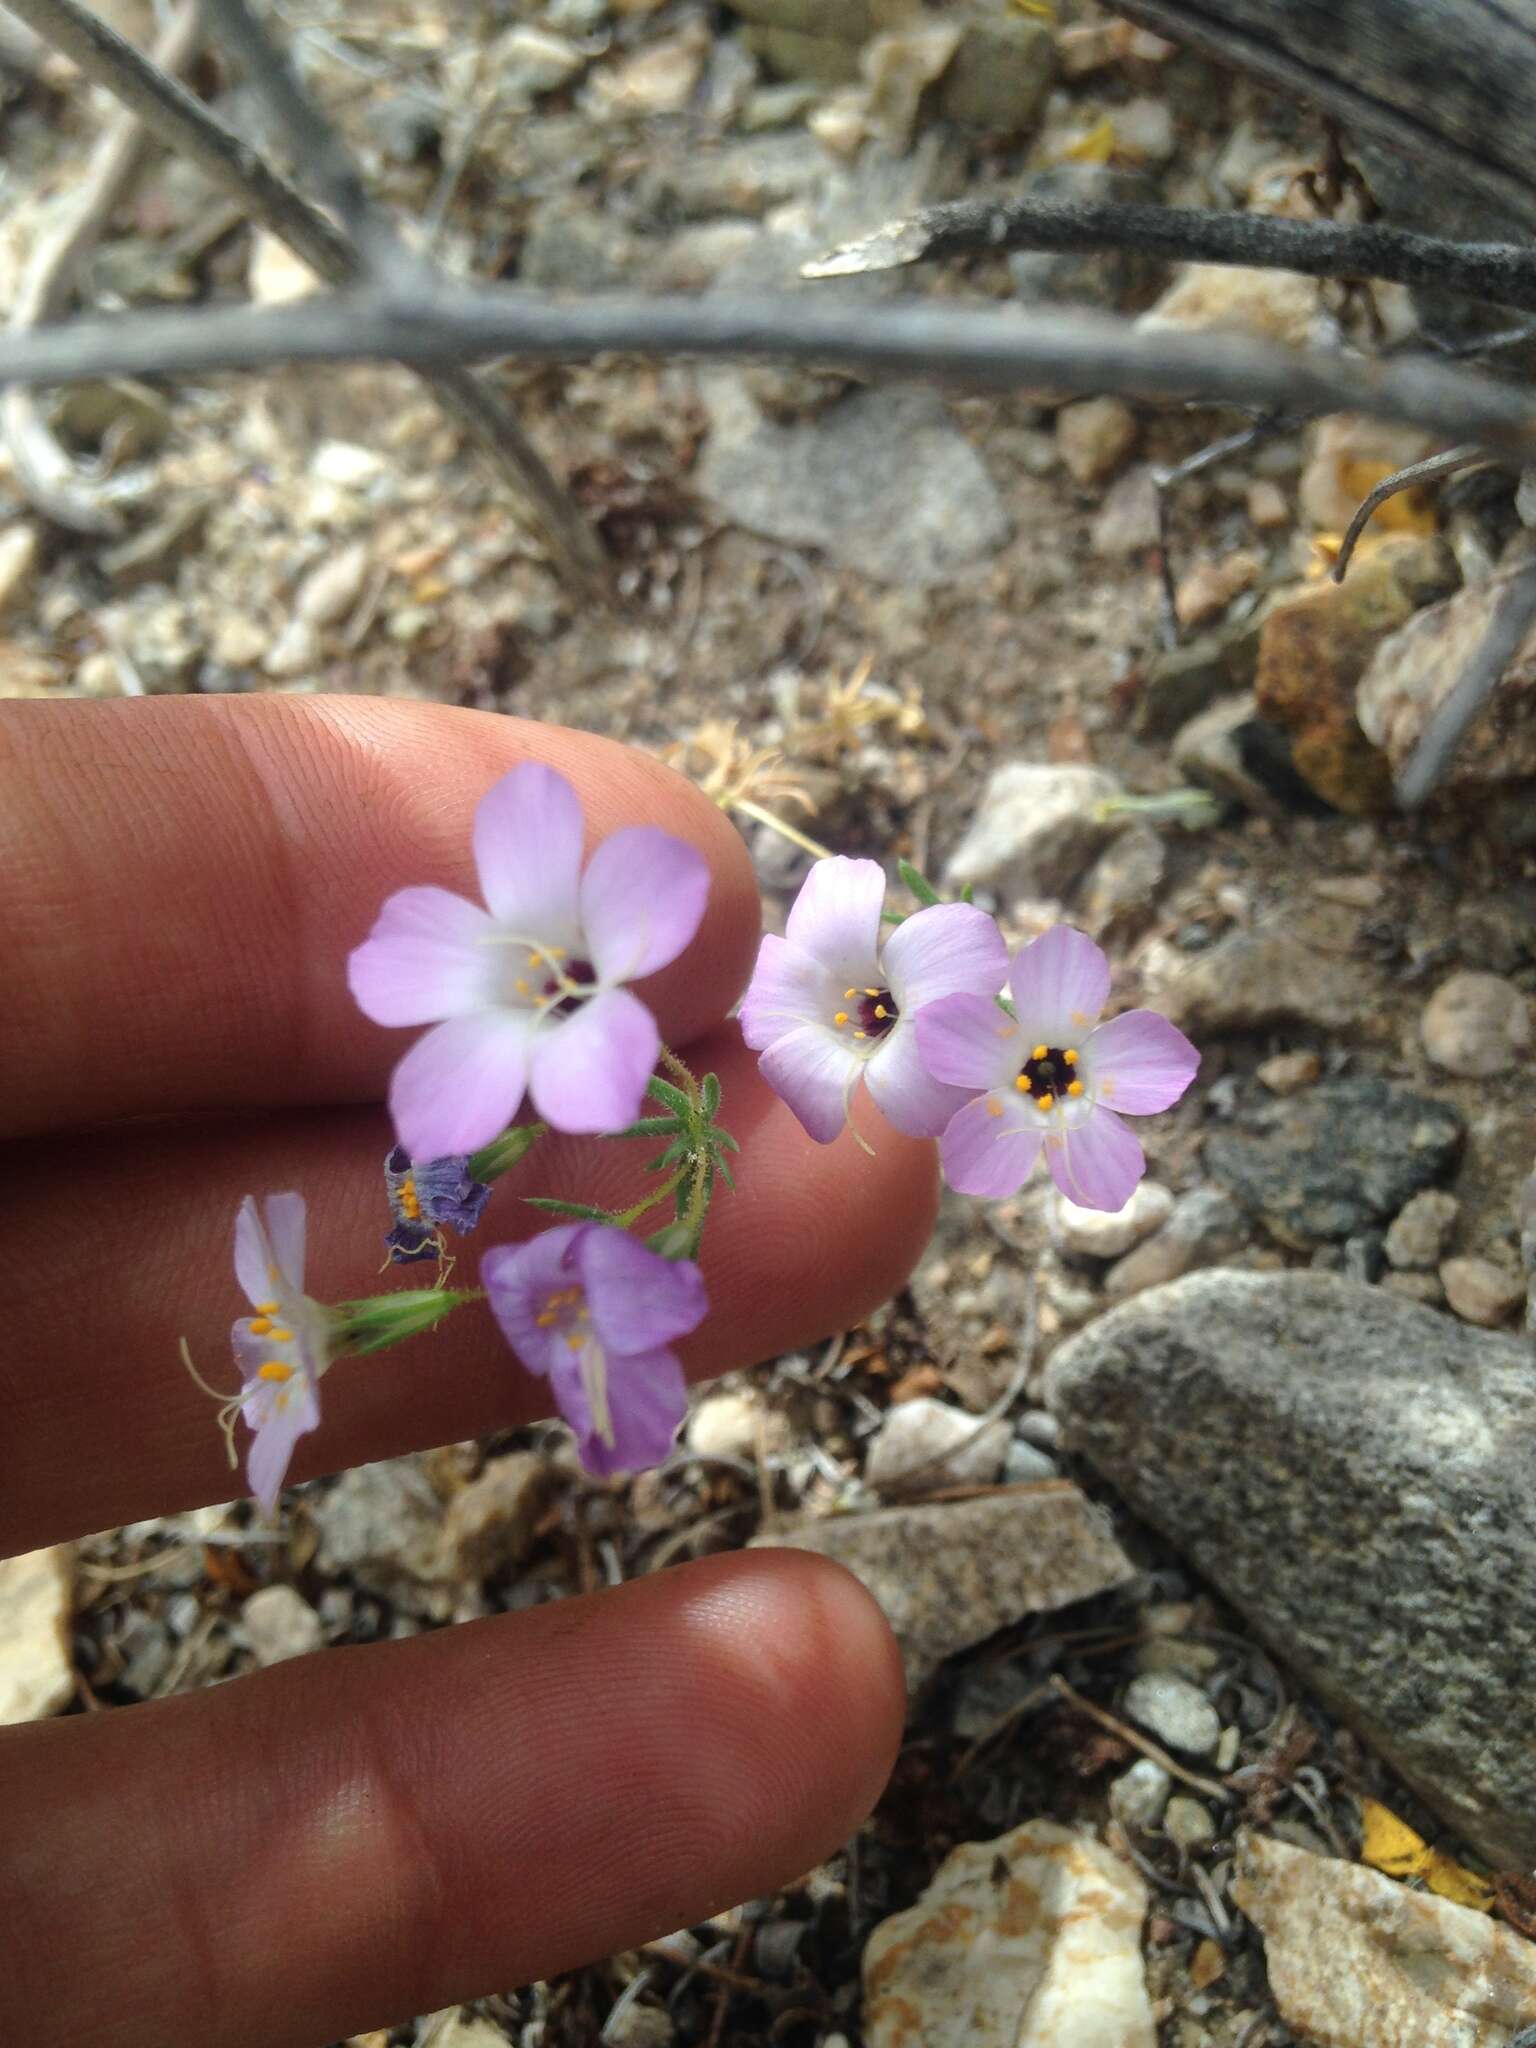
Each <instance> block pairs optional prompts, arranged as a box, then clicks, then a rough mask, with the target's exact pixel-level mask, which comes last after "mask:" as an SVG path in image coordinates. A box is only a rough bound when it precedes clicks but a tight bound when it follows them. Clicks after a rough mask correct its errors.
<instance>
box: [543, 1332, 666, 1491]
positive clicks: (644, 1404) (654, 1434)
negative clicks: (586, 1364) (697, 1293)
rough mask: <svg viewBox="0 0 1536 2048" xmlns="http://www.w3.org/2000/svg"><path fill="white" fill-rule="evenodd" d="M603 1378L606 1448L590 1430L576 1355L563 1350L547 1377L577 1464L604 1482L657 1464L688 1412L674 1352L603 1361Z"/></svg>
mask: <svg viewBox="0 0 1536 2048" xmlns="http://www.w3.org/2000/svg"><path fill="white" fill-rule="evenodd" d="M605 1376H606V1381H607V1394H608V1412H609V1416H610V1419H611V1420H612V1423H613V1442H612V1443H611V1444H608V1443H604V1441H603V1439H602V1438H601V1437H600V1436H599V1435H598V1434H597V1432H596V1431H595V1430H594V1429H593V1427H592V1411H591V1408H590V1405H589V1403H588V1400H587V1390H586V1387H585V1386H584V1384H583V1382H582V1377H581V1360H580V1358H579V1356H578V1355H577V1354H576V1353H574V1352H572V1351H570V1350H567V1351H566V1354H565V1357H564V1359H563V1360H562V1361H561V1363H560V1364H559V1365H558V1366H557V1367H556V1368H555V1369H554V1371H553V1372H551V1374H550V1383H551V1385H552V1386H553V1388H554V1393H555V1400H556V1401H557V1403H558V1404H559V1408H560V1413H561V1414H562V1415H563V1416H564V1417H565V1419H566V1421H567V1422H568V1423H569V1424H570V1425H571V1428H572V1429H573V1430H574V1431H575V1432H576V1439H577V1444H578V1446H579V1449H580V1452H581V1462H582V1463H583V1465H585V1466H586V1468H587V1470H588V1471H589V1472H596V1473H597V1474H598V1475H599V1476H600V1477H603V1478H607V1477H608V1476H609V1475H610V1474H612V1473H614V1472H639V1471H643V1470H644V1468H645V1467H646V1466H647V1465H659V1464H660V1463H661V1461H662V1459H663V1458H665V1457H666V1455H667V1453H668V1452H669V1451H670V1450H671V1448H672V1442H673V1439H674V1438H675V1437H676V1435H677V1430H678V1425H679V1423H681V1421H682V1419H683V1417H684V1415H685V1414H686V1413H687V1410H688V1390H687V1385H686V1382H685V1381H684V1379H683V1368H682V1366H681V1365H680V1364H679V1363H678V1360H677V1357H676V1354H675V1353H673V1352H671V1351H668V1350H667V1349H665V1348H664V1347H662V1346H658V1347H657V1348H656V1349H655V1350H653V1351H636V1352H631V1353H630V1354H629V1355H628V1356H627V1357H623V1358H608V1359H607V1360H606V1361H605Z"/></svg>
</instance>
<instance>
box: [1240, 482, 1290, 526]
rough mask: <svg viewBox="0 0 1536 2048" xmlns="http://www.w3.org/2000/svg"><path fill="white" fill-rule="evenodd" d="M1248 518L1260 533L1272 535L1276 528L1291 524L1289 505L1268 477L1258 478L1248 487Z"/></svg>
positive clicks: (1277, 486)
mask: <svg viewBox="0 0 1536 2048" xmlns="http://www.w3.org/2000/svg"><path fill="white" fill-rule="evenodd" d="M1248 518H1249V520H1250V522H1251V523H1252V524H1253V525H1254V526H1256V527H1257V528H1258V529H1259V531H1260V533H1272V532H1273V531H1274V530H1275V528H1276V527H1279V526H1289V525H1290V523H1291V507H1290V503H1289V501H1288V500H1287V498H1286V495H1285V493H1284V491H1282V490H1281V488H1280V486H1279V485H1278V484H1277V483H1271V482H1270V480H1269V478H1268V477H1259V478H1258V479H1257V480H1256V481H1255V482H1254V483H1251V484H1250V485H1249V486H1248Z"/></svg>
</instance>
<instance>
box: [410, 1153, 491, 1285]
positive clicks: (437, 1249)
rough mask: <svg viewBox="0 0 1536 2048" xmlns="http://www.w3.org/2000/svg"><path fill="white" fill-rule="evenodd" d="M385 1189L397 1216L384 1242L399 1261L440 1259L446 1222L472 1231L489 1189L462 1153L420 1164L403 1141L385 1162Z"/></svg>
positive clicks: (461, 1231)
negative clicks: (413, 1158)
mask: <svg viewBox="0 0 1536 2048" xmlns="http://www.w3.org/2000/svg"><path fill="white" fill-rule="evenodd" d="M384 1192H385V1194H386V1195H387V1196H388V1197H389V1206H390V1211H391V1213H392V1215H393V1216H394V1219H395V1224H394V1228H393V1229H392V1230H391V1231H390V1232H389V1233H388V1235H387V1236H386V1237H385V1239H384V1242H385V1244H386V1245H388V1247H389V1256H390V1258H391V1259H392V1260H393V1261H394V1262H395V1264H396V1265H397V1266H408V1265H409V1264H410V1263H411V1261H412V1260H413V1259H434V1258H441V1257H442V1253H443V1225H444V1224H445V1223H446V1224H451V1225H452V1227H453V1228H454V1229H455V1230H457V1231H458V1232H459V1233H460V1234H461V1235H463V1234H466V1233H467V1232H469V1231H471V1230H473V1229H474V1227H475V1225H476V1224H477V1223H478V1222H479V1221H480V1215H481V1211H482V1210H483V1209H484V1208H485V1205H486V1203H487V1201H489V1199H490V1193H491V1191H490V1189H489V1188H488V1187H487V1186H486V1184H485V1183H484V1181H479V1180H476V1179H475V1178H474V1177H473V1176H472V1175H471V1173H470V1171H469V1161H468V1160H467V1159H466V1158H465V1156H464V1155H463V1153H458V1154H456V1155H450V1157H448V1158H446V1159H427V1160H424V1161H423V1162H422V1163H421V1165H419V1166H417V1165H416V1164H414V1163H413V1161H412V1159H411V1156H410V1154H409V1153H408V1152H406V1151H405V1150H404V1148H403V1147H401V1146H399V1145H396V1146H395V1147H394V1148H393V1150H392V1151H391V1152H390V1155H389V1157H388V1158H387V1159H386V1160H385V1162H384Z"/></svg>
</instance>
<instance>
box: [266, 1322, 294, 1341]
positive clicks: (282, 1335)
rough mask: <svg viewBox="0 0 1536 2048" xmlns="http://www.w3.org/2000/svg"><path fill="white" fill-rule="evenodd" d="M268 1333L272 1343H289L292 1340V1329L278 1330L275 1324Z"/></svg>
mask: <svg viewBox="0 0 1536 2048" xmlns="http://www.w3.org/2000/svg"><path fill="white" fill-rule="evenodd" d="M270 1335H271V1338H272V1342H273V1343H274V1344H291V1343H292V1342H293V1332H292V1330H279V1329H278V1328H277V1327H276V1325H275V1324H274V1325H273V1327H272V1330H271V1332H270Z"/></svg>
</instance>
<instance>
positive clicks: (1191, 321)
mask: <svg viewBox="0 0 1536 2048" xmlns="http://www.w3.org/2000/svg"><path fill="white" fill-rule="evenodd" d="M1317 308H1318V296H1317V283H1316V280H1315V279H1313V278H1310V277H1298V276H1296V275H1295V273H1294V272H1292V271H1289V270H1249V269H1246V268H1244V267H1243V266H1242V265H1241V264H1232V265H1227V264H1219V263H1186V264H1185V265H1184V266H1183V268H1182V269H1181V270H1180V271H1179V273H1178V275H1177V276H1176V277H1175V278H1174V281H1173V283H1172V284H1171V285H1169V287H1168V289H1167V291H1165V292H1164V293H1163V295H1162V297H1161V298H1160V299H1159V300H1158V301H1157V303H1156V305H1154V306H1150V307H1149V308H1148V309H1147V311H1146V312H1145V313H1143V314H1142V316H1141V318H1140V319H1139V320H1138V321H1137V323H1136V324H1137V326H1138V327H1140V328H1141V329H1142V330H1143V331H1144V332H1147V333H1155V332H1156V331H1157V330H1159V329H1163V328H1172V329H1176V330H1179V331H1181V332H1184V333H1195V334H1201V333H1205V332H1207V331H1208V330H1210V329H1213V328H1214V329H1218V330H1221V331H1224V332H1229V333H1232V332H1235V333H1238V334H1251V335H1255V336H1257V337H1258V338H1259V339H1260V340H1261V341H1278V342H1281V343H1283V344H1284V345H1285V346H1286V347H1288V348H1304V347H1305V346H1306V344H1307V342H1308V341H1309V340H1310V339H1311V335H1312V324H1313V321H1314V320H1315V318H1316V317H1317Z"/></svg>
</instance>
